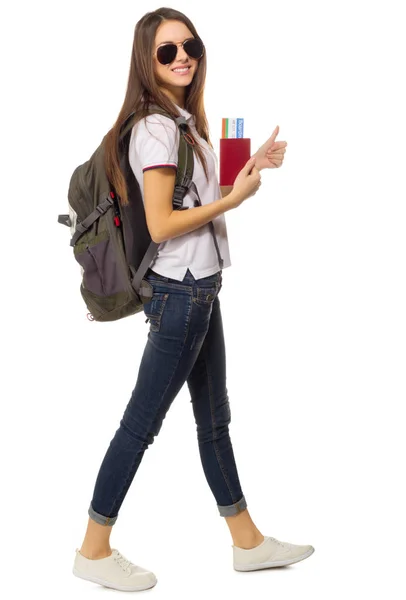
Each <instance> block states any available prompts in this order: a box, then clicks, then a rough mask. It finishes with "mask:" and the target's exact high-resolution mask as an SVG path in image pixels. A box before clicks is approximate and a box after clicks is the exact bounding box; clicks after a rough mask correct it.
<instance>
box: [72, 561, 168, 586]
mask: <svg viewBox="0 0 406 600" xmlns="http://www.w3.org/2000/svg"><path fill="white" fill-rule="evenodd" d="M72 573H73V574H74V575H75V576H76V577H80V579H86V580H87V581H92V582H93V583H99V584H100V585H104V587H108V588H112V589H113V590H120V592H141V591H143V590H149V589H150V588H152V587H154V586H155V585H156V584H157V582H158V580H156V581H155V583H152V584H148V585H139V586H134V587H127V586H123V585H119V584H118V583H117V584H114V583H111V582H109V581H105V580H104V579H99V578H98V577H91V576H90V575H84V574H83V573H80V572H79V571H78V570H77V569H76V568H75V567H73V569H72Z"/></svg>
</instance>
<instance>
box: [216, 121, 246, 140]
mask: <svg viewBox="0 0 406 600" xmlns="http://www.w3.org/2000/svg"><path fill="white" fill-rule="evenodd" d="M221 137H222V138H243V137H244V119H234V118H233V119H222V128H221Z"/></svg>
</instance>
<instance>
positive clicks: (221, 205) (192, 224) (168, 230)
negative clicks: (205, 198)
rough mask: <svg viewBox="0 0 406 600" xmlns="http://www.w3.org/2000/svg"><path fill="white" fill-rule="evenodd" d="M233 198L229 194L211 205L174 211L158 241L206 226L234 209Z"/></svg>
mask: <svg viewBox="0 0 406 600" xmlns="http://www.w3.org/2000/svg"><path fill="white" fill-rule="evenodd" d="M233 198H234V196H233V195H232V194H229V195H228V196H227V197H226V198H219V199H218V200H215V201H214V202H211V203H210V204H205V205H203V206H196V207H194V208H189V209H187V210H174V211H172V212H171V214H170V216H169V218H168V219H167V220H166V223H165V226H164V229H163V230H162V231H161V232H160V235H159V236H158V240H156V241H158V242H159V243H161V242H164V241H166V240H169V239H171V238H176V237H178V236H180V235H183V234H184V233H189V232H190V231H194V230H195V229H198V228H199V227H202V226H203V225H206V224H207V223H209V222H210V221H212V220H213V219H215V218H216V217H218V216H219V215H221V214H223V213H225V212H227V211H228V210H231V209H232V208H234V205H233V202H232V201H233Z"/></svg>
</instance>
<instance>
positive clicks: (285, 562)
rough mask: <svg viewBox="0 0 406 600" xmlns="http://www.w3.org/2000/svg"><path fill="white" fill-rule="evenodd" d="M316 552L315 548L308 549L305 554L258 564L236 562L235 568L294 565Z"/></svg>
mask: <svg viewBox="0 0 406 600" xmlns="http://www.w3.org/2000/svg"><path fill="white" fill-rule="evenodd" d="M313 552H314V548H312V549H311V550H308V551H307V552H305V553H304V554H301V555H300V556H296V558H287V559H286V560H275V561H272V562H263V563H259V564H257V565H236V564H234V569H235V570H236V571H258V570H259V569H271V568H272V567H286V566H287V565H293V564H294V563H297V562H300V561H301V560H304V559H305V558H308V557H309V556H311V555H312V554H313Z"/></svg>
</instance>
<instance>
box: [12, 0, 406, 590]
mask: <svg viewBox="0 0 406 600" xmlns="http://www.w3.org/2000/svg"><path fill="white" fill-rule="evenodd" d="M401 5H402V3H401V2H400V1H399V2H395V1H388V2H386V3H385V5H384V4H383V3H382V2H379V3H378V2H374V1H368V2H366V1H360V0H351V1H349V0H346V1H345V0H340V2H332V1H330V2H321V1H316V0H308V1H307V2H299V1H298V0H297V1H288V0H285V1H284V2H278V3H276V2H273V3H263V4H259V3H255V2H254V3H252V2H251V3H245V2H244V3H240V4H237V5H236V4H235V3H234V2H231V1H223V2H222V3H220V2H217V3H215V5H213V6H209V5H208V4H207V3H202V2H190V1H189V2H182V1H180V0H179V1H178V2H177V3H176V4H175V5H173V8H176V9H178V10H180V11H182V12H184V13H185V14H187V15H188V16H189V18H190V19H191V20H192V21H193V23H194V24H195V26H196V28H197V31H198V34H199V35H200V36H201V37H202V39H203V40H204V42H205V45H206V51H207V59H208V75H207V84H206V93H205V106H206V111H207V116H208V119H209V125H210V133H211V138H212V141H213V143H214V146H215V149H216V151H218V147H219V138H220V134H221V119H222V117H243V118H244V119H245V137H250V138H251V143H252V151H255V150H256V149H257V148H258V147H259V145H261V144H262V143H263V142H264V141H265V140H266V139H267V138H268V137H269V136H270V135H271V133H272V131H273V130H274V128H275V126H276V125H279V126H280V135H279V137H278V140H285V141H287V142H288V149H287V152H286V158H285V161H284V164H283V167H282V168H281V169H272V170H267V171H263V172H262V186H261V189H260V191H259V192H258V194H257V195H256V196H255V197H253V198H250V199H248V200H247V201H246V202H245V203H244V204H243V205H242V206H240V207H239V208H238V209H236V210H234V211H231V212H229V213H227V214H226V222H227V227H228V235H229V242H230V250H231V260H232V267H231V268H229V269H226V270H225V271H224V286H223V289H222V291H221V295H220V299H221V308H222V314H223V322H224V329H225V336H226V348H227V387H228V391H229V397H230V402H231V412H232V422H231V425H230V434H231V439H232V443H233V448H234V452H235V456H236V460H237V465H238V470H239V475H240V479H241V484H242V488H243V491H244V494H245V496H246V499H247V502H248V507H249V510H250V514H251V516H252V518H253V520H254V522H255V523H256V525H257V527H258V528H259V529H260V531H261V532H262V533H263V534H265V535H270V536H275V537H277V538H279V539H282V540H284V541H289V542H292V543H298V544H301V543H304V544H307V543H310V544H312V545H313V546H314V547H315V549H316V552H315V554H314V555H313V556H312V557H311V558H309V559H308V560H306V561H304V562H302V563H298V564H296V565H293V566H292V567H288V568H284V569H274V570H272V569H271V570H266V571H259V572H254V573H237V572H235V571H234V570H233V569H232V548H231V543H232V540H231V536H230V534H229V531H228V528H227V525H226V523H225V521H224V520H223V519H222V518H221V517H220V516H219V514H218V511H217V507H216V503H215V500H214V497H213V496H212V494H211V491H210V489H209V487H208V485H207V482H206V480H205V477H204V474H203V470H202V467H201V464H200V459H199V453H198V446H197V438H196V430H195V424H194V419H193V414H192V407H191V404H190V398H189V395H188V391H187V386H184V388H183V389H182V391H181V392H180V394H179V395H178V397H177V398H176V400H175V402H174V403H173V405H172V407H171V409H170V411H169V412H168V414H167V417H166V419H165V421H164V424H163V427H162V430H161V432H160V434H159V436H158V437H157V438H156V440H155V442H154V444H153V445H152V446H150V448H149V449H148V451H147V452H146V453H145V455H144V459H143V461H142V463H141V466H140V468H139V471H138V472H137V474H136V476H135V479H134V481H133V484H132V486H131V488H130V490H129V492H128V494H127V496H126V498H125V500H124V503H123V505H122V508H121V511H120V515H119V519H118V520H117V523H116V525H115V526H114V528H113V533H112V537H111V545H112V547H116V548H118V549H119V550H121V552H123V553H124V555H126V556H127V557H128V558H130V560H132V561H133V562H135V563H137V564H140V565H142V566H144V567H147V568H150V569H152V570H153V571H154V572H155V573H156V575H157V577H158V580H159V581H158V585H157V586H156V588H154V590H152V591H151V592H150V593H151V597H152V596H154V597H157V598H158V597H159V598H168V597H174V598H175V597H176V598H191V597H193V598H196V599H200V598H207V597H208V596H209V595H212V594H213V595H214V596H216V597H219V598H225V597H230V598H233V599H234V600H236V599H238V600H239V599H245V598H247V597H248V596H252V597H255V598H278V599H279V600H282V599H289V600H290V599H294V598H295V599H296V598H305V599H310V598H311V599H312V600H315V599H316V598H320V599H321V598H323V599H326V598H328V599H329V600H335V599H336V598H337V599H338V598H340V599H341V598H384V597H385V598H391V599H395V598H404V597H405V596H404V594H405V587H406V586H405V583H404V576H403V572H404V560H402V558H404V538H405V519H404V506H405V500H406V499H405V494H404V490H403V487H402V486H403V484H404V473H405V468H404V457H405V441H404V437H405V434H404V419H403V418H402V416H403V414H404V413H403V408H404V404H405V400H406V394H405V392H406V389H405V388H406V385H405V383H406V382H405V358H406V357H405V350H406V349H405V339H406V337H405V334H406V331H405V329H406V323H405V306H406V304H405V302H406V294H405V292H406V289H405V216H406V210H405V199H406V196H405V158H406V157H405V145H404V140H405V135H406V120H405V105H406V97H405V92H404V87H403V86H404V56H405V51H406V48H405V45H406V44H405V36H404V23H403V21H402V19H401V11H400V9H401ZM11 6H12V8H10V7H11ZM158 7H159V4H157V3H152V2H148V1H145V2H142V3H140V2H129V1H116V2H114V3H113V2H101V1H100V0H99V1H98V2H95V1H82V2H78V1H72V0H71V1H70V2H69V3H59V2H20V3H15V4H14V3H13V4H12V5H8V7H6V8H3V9H2V15H1V21H2V36H1V57H2V60H1V65H2V66H1V68H2V76H1V77H2V93H1V105H2V110H1V132H2V133H1V140H2V144H1V146H2V147H1V153H2V159H1V175H2V176H1V181H2V184H1V185H2V227H1V231H2V235H1V258H2V282H1V285H2V293H1V298H2V317H3V318H2V334H1V338H2V346H3V350H2V357H3V359H2V370H3V374H2V377H1V384H2V388H3V389H2V392H1V400H2V419H1V424H2V428H1V429H2V435H1V445H2V452H1V457H2V467H1V475H2V477H1V479H2V481H1V489H2V492H1V521H2V544H1V545H2V553H3V556H4V557H3V559H2V569H1V570H2V572H3V576H2V585H3V586H4V585H5V586H7V585H8V586H9V587H10V589H9V592H8V594H7V597H10V596H18V598H22V597H28V596H31V595H32V594H33V593H36V592H37V591H38V592H40V594H41V597H42V598H55V597H58V598H72V597H73V596H75V597H83V598H85V597H90V595H91V594H92V593H93V594H94V593H96V592H97V590H101V589H102V588H100V587H99V586H97V585H96V584H92V583H89V582H85V581H82V580H79V579H76V578H74V577H73V575H72V574H71V569H72V565H73V559H74V551H75V548H76V547H80V545H81V543H82V540H83V537H84V533H85V529H86V525H87V519H88V515H87V509H88V505H89V502H90V499H91V496H92V492H93V487H94V483H95V479H96V475H97V472H98V469H99V466H100V464H101V461H102V459H103V457H104V454H105V452H106V450H107V448H108V445H109V442H110V440H111V438H112V437H113V435H114V433H115V431H116V429H117V427H118V426H119V421H120V419H121V416H122V414H123V411H124V409H125V407H126V405H127V402H128V400H129V398H130V394H131V391H132V389H133V387H134V385H135V381H136V377H137V372H138V366H139V362H140V359H141V356H142V352H143V350H144V346H145V342H146V339H147V331H148V327H149V325H146V324H145V322H144V321H145V319H144V317H143V316H142V315H137V316H135V317H132V318H129V319H124V320H123V321H121V322H116V323H108V324H107V323H106V324H103V323H91V322H89V321H88V320H87V319H86V312H87V311H86V308H85V305H84V303H83V301H82V298H81V296H80V293H79V283H80V273H79V266H78V265H77V263H76V262H75V261H74V259H73V256H72V251H71V249H70V247H69V231H68V229H67V228H65V227H63V226H62V225H59V224H58V223H57V215H58V214H59V213H64V212H67V190H68V185H69V180H70V176H71V174H72V172H73V170H74V169H75V168H76V166H77V165H79V164H81V163H82V162H84V161H85V160H87V159H88V158H89V156H90V155H91V153H92V152H93V150H94V149H95V148H96V147H97V146H98V145H99V143H100V142H101V140H102V137H103V136H104V135H105V133H106V132H107V131H108V129H109V128H110V127H111V126H112V125H113V123H114V121H115V119H116V117H117V115H118V112H119V110H120V108H121V105H122V102H123V100H124V94H125V88H126V85H127V77H128V71H129V64H130V54H131V48H132V41H133V33H134V27H135V24H136V22H137V21H138V20H139V19H140V18H141V16H142V15H143V14H144V13H145V12H148V11H149V10H155V9H157V8H158ZM112 593H115V592H112ZM116 593H118V592H116Z"/></svg>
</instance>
